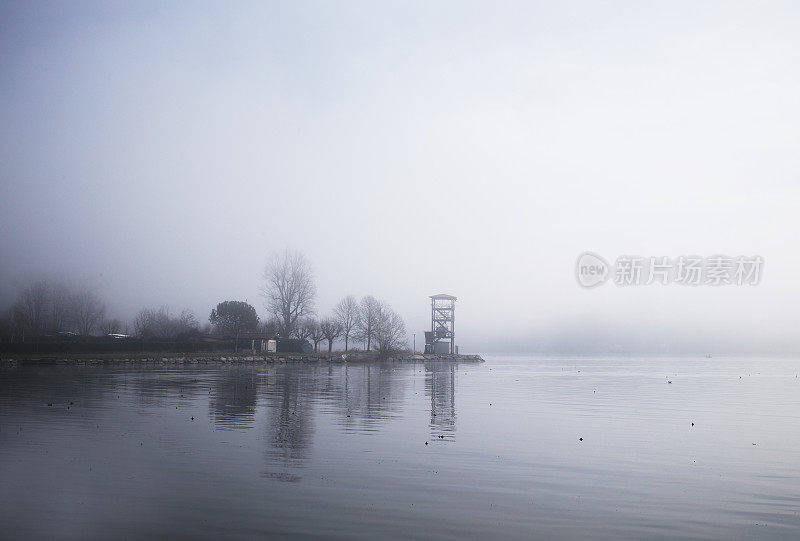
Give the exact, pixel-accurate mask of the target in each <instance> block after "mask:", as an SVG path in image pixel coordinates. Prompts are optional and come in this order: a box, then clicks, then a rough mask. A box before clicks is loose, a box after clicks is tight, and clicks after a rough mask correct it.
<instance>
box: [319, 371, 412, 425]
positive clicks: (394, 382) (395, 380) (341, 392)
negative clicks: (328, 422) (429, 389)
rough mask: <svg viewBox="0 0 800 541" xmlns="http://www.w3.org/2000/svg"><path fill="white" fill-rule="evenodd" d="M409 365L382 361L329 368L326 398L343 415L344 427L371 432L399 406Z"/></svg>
mask: <svg viewBox="0 0 800 541" xmlns="http://www.w3.org/2000/svg"><path fill="white" fill-rule="evenodd" d="M411 372H413V367H410V366H396V365H386V364H360V365H353V366H347V365H345V366H339V367H336V368H335V369H333V370H331V372H330V378H329V381H330V382H331V390H332V391H333V392H332V393H331V395H329V398H330V399H332V401H333V403H334V404H336V406H338V408H337V409H338V411H339V412H340V413H344V414H345V415H346V417H345V419H347V421H346V423H345V424H346V426H348V428H351V429H352V428H356V427H358V428H360V429H361V430H364V431H372V430H374V429H375V428H376V425H377V424H378V423H379V422H380V421H381V420H384V419H388V418H390V417H391V416H392V415H393V414H395V413H397V412H398V411H400V409H401V408H402V400H403V397H404V395H405V391H406V389H407V385H408V377H406V376H407V374H410V373H411Z"/></svg>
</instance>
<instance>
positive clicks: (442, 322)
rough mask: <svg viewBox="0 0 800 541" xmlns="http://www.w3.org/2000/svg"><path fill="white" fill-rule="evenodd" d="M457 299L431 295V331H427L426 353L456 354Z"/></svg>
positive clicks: (441, 294)
mask: <svg viewBox="0 0 800 541" xmlns="http://www.w3.org/2000/svg"><path fill="white" fill-rule="evenodd" d="M455 311H456V297H454V296H452V295H445V294H444V293H440V294H439V295H431V330H430V331H425V353H455V352H456V334H455Z"/></svg>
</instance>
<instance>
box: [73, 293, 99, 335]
mask: <svg viewBox="0 0 800 541" xmlns="http://www.w3.org/2000/svg"><path fill="white" fill-rule="evenodd" d="M70 304H71V306H70V313H71V314H72V320H73V323H74V326H75V330H76V332H77V333H78V334H80V335H83V336H89V335H90V334H92V332H94V330H95V329H96V328H97V326H98V325H99V324H100V322H101V321H102V320H103V316H105V313H106V307H105V305H104V304H103V301H101V300H100V297H98V296H97V295H95V294H94V293H93V292H91V291H88V290H83V291H80V292H78V293H76V294H75V295H73V296H72V299H71V303H70Z"/></svg>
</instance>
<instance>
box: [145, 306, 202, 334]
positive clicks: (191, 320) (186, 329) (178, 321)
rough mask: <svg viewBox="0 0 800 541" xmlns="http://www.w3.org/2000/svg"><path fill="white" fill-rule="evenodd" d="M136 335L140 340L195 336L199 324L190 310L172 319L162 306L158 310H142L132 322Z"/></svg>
mask: <svg viewBox="0 0 800 541" xmlns="http://www.w3.org/2000/svg"><path fill="white" fill-rule="evenodd" d="M133 327H134V329H135V331H136V334H137V335H138V336H139V337H141V338H149V339H153V338H156V339H175V338H179V337H186V336H190V335H193V334H196V333H198V332H199V331H200V324H199V323H198V321H197V318H196V317H195V315H194V312H192V311H191V310H184V311H183V312H181V315H180V316H178V317H172V315H170V313H169V308H168V307H166V306H162V307H161V308H159V309H158V310H153V309H151V308H144V309H142V310H140V311H139V313H138V314H136V318H135V319H134V320H133Z"/></svg>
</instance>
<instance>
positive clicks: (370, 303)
mask: <svg viewBox="0 0 800 541" xmlns="http://www.w3.org/2000/svg"><path fill="white" fill-rule="evenodd" d="M379 312H380V302H378V299H376V298H375V297H373V296H372V295H367V296H366V297H363V298H362V299H361V302H360V303H359V304H358V319H357V320H356V325H355V329H356V335H357V337H358V338H359V339H361V340H363V341H364V344H365V345H366V348H367V351H369V350H370V349H371V348H372V339H373V338H374V337H375V326H376V325H377V323H378V314H379Z"/></svg>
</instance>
